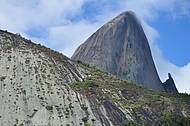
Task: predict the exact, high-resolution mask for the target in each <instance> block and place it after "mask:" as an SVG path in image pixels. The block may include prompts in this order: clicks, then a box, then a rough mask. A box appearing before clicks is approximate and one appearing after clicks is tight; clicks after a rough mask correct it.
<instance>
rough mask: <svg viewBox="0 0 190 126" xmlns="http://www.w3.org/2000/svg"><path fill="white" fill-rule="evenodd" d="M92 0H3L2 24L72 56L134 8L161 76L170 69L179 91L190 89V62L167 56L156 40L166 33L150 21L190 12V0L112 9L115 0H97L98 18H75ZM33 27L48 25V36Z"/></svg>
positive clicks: (126, 0)
mask: <svg viewBox="0 0 190 126" xmlns="http://www.w3.org/2000/svg"><path fill="white" fill-rule="evenodd" d="M89 1H97V0H30V1H26V0H17V1H14V0H0V28H1V29H7V30H9V31H12V32H19V33H21V34H23V35H24V36H26V37H29V38H31V39H32V40H34V41H37V42H41V43H42V42H44V43H43V44H45V45H46V46H49V47H51V48H54V49H57V50H59V51H62V52H63V53H64V54H65V55H67V56H71V54H72V53H73V51H74V50H75V49H76V47H77V46H78V45H79V44H81V43H82V42H84V41H85V40H86V39H87V38H88V37H89V36H90V35H91V34H92V33H93V32H95V31H96V30H97V29H98V28H99V27H100V26H101V25H103V24H104V23H106V22H107V21H108V20H110V19H111V18H113V17H114V16H116V15H117V14H119V13H120V12H122V11H126V10H133V11H134V12H135V13H136V14H137V16H138V17H139V18H140V20H141V22H142V24H143V27H144V29H145V33H146V35H147V37H148V39H149V42H150V46H151V50H152V53H153V57H154V60H155V63H156V66H157V68H158V73H159V75H160V77H161V79H162V80H163V81H164V80H165V79H166V78H167V73H168V72H171V73H172V76H173V78H174V79H175V82H176V85H177V88H178V89H179V91H180V92H189V93H190V77H188V74H189V73H190V63H189V64H187V65H185V66H184V67H178V66H176V65H174V64H172V63H171V62H169V61H168V60H167V59H165V58H164V56H163V54H162V51H161V50H160V49H159V48H158V46H157V42H156V40H157V38H158V37H162V36H159V33H158V31H156V29H154V28H153V27H151V26H150V25H149V24H148V21H152V20H156V19H157V16H158V12H165V13H167V14H168V16H171V18H174V19H175V18H178V17H179V16H184V15H189V12H190V11H189V10H190V1H189V0H120V1H118V3H119V4H118V6H119V7H118V9H117V10H113V9H111V7H110V6H114V5H112V4H111V3H109V2H110V1H111V0H110V1H109V0H107V1H106V0H103V2H102V1H100V2H97V3H99V4H100V6H99V7H100V9H101V10H102V13H100V14H98V15H96V16H95V17H92V18H94V19H95V22H91V21H88V20H86V19H83V18H82V19H81V20H78V21H75V22H73V21H71V20H70V19H71V18H72V17H77V16H79V15H80V14H81V13H82V12H83V8H82V7H83V5H84V3H85V2H89ZM97 3H96V4H97ZM106 4H109V5H110V6H106ZM101 5H103V6H102V7H101ZM32 28H42V30H43V28H45V32H46V34H47V36H45V37H42V38H39V37H36V36H30V35H28V34H27V31H28V30H30V29H32Z"/></svg>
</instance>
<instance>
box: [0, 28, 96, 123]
mask: <svg viewBox="0 0 190 126" xmlns="http://www.w3.org/2000/svg"><path fill="white" fill-rule="evenodd" d="M83 77H85V75H84V74H83V72H82V71H81V69H80V68H79V67H77V66H76V65H75V64H74V63H73V62H71V61H70V60H69V59H68V58H67V57H65V56H63V55H62V54H59V53H57V52H54V51H52V50H50V49H48V48H45V47H42V46H40V45H36V44H34V43H32V42H31V41H29V40H26V39H24V38H21V37H20V35H15V34H11V33H8V32H5V31H0V126H61V125H63V126H69V125H70V126H78V125H83V124H84V121H83V120H82V119H83V118H86V117H88V119H89V120H88V123H91V124H93V125H95V126H99V125H100V122H99V121H98V119H96V117H95V116H94V114H93V113H92V111H91V107H90V104H89V102H88V100H87V99H86V97H85V96H82V95H80V94H78V93H76V92H75V91H73V90H72V89H70V87H69V86H68V83H71V82H75V81H82V79H83ZM84 107H86V108H88V113H87V112H86V111H87V110H84V109H83V108H84ZM92 119H93V120H96V121H94V122H92V121H91V120H92Z"/></svg>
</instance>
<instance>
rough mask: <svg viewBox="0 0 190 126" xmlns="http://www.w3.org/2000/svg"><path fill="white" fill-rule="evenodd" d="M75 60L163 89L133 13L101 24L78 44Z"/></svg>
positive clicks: (121, 15) (142, 33) (147, 45)
mask: <svg viewBox="0 0 190 126" xmlns="http://www.w3.org/2000/svg"><path fill="white" fill-rule="evenodd" d="M72 59H73V60H76V61H77V60H79V61H82V62H84V63H87V64H91V65H95V66H97V67H98V68H100V69H102V70H105V71H107V72H110V73H112V74H114V75H117V76H119V77H120V78H122V79H126V80H132V81H134V82H136V83H138V84H141V85H143V86H145V87H147V88H149V89H154V90H159V91H160V90H164V89H163V87H162V83H161V81H160V79H159V77H158V74H157V71H156V68H155V65H154V62H153V59H152V55H151V51H150V47H149V44H148V40H147V38H146V36H145V34H144V31H143V28H142V26H141V24H140V23H139V21H138V19H137V18H136V17H135V15H134V13H133V12H124V13H122V14H120V15H119V16H117V17H116V18H114V19H113V20H111V21H110V22H108V23H107V24H105V25H104V26H103V27H101V28H100V29H99V30H98V31H97V32H95V33H94V34H93V35H92V36H91V37H90V38H89V39H88V40H87V41H86V42H85V43H83V44H82V45H81V46H79V47H78V49H77V50H76V51H75V53H74V55H73V56H72Z"/></svg>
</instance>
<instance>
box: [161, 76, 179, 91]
mask: <svg viewBox="0 0 190 126" xmlns="http://www.w3.org/2000/svg"><path fill="white" fill-rule="evenodd" d="M168 77H169V79H168V80H166V81H165V82H164V83H163V87H164V90H165V91H166V92H173V93H178V90H177V88H176V86H175V83H174V80H173V78H172V76H171V74H170V73H168Z"/></svg>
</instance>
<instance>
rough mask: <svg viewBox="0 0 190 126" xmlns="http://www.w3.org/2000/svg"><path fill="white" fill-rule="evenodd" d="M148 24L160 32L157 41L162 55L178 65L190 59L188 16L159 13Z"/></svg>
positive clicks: (184, 63)
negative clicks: (156, 17)
mask: <svg viewBox="0 0 190 126" xmlns="http://www.w3.org/2000/svg"><path fill="white" fill-rule="evenodd" d="M150 24H151V25H152V26H153V27H154V28H155V29H156V30H157V31H158V32H159V33H160V37H159V38H158V39H157V43H158V46H159V48H160V49H161V50H162V52H163V55H164V56H165V57H166V58H167V59H168V60H169V61H171V62H172V63H174V64H176V65H178V66H184V65H186V64H187V63H188V62H189V61H190V16H182V17H176V18H173V17H171V16H168V15H167V14H166V15H164V14H163V13H160V14H159V17H158V19H157V20H155V21H152V22H151V23H150Z"/></svg>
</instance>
